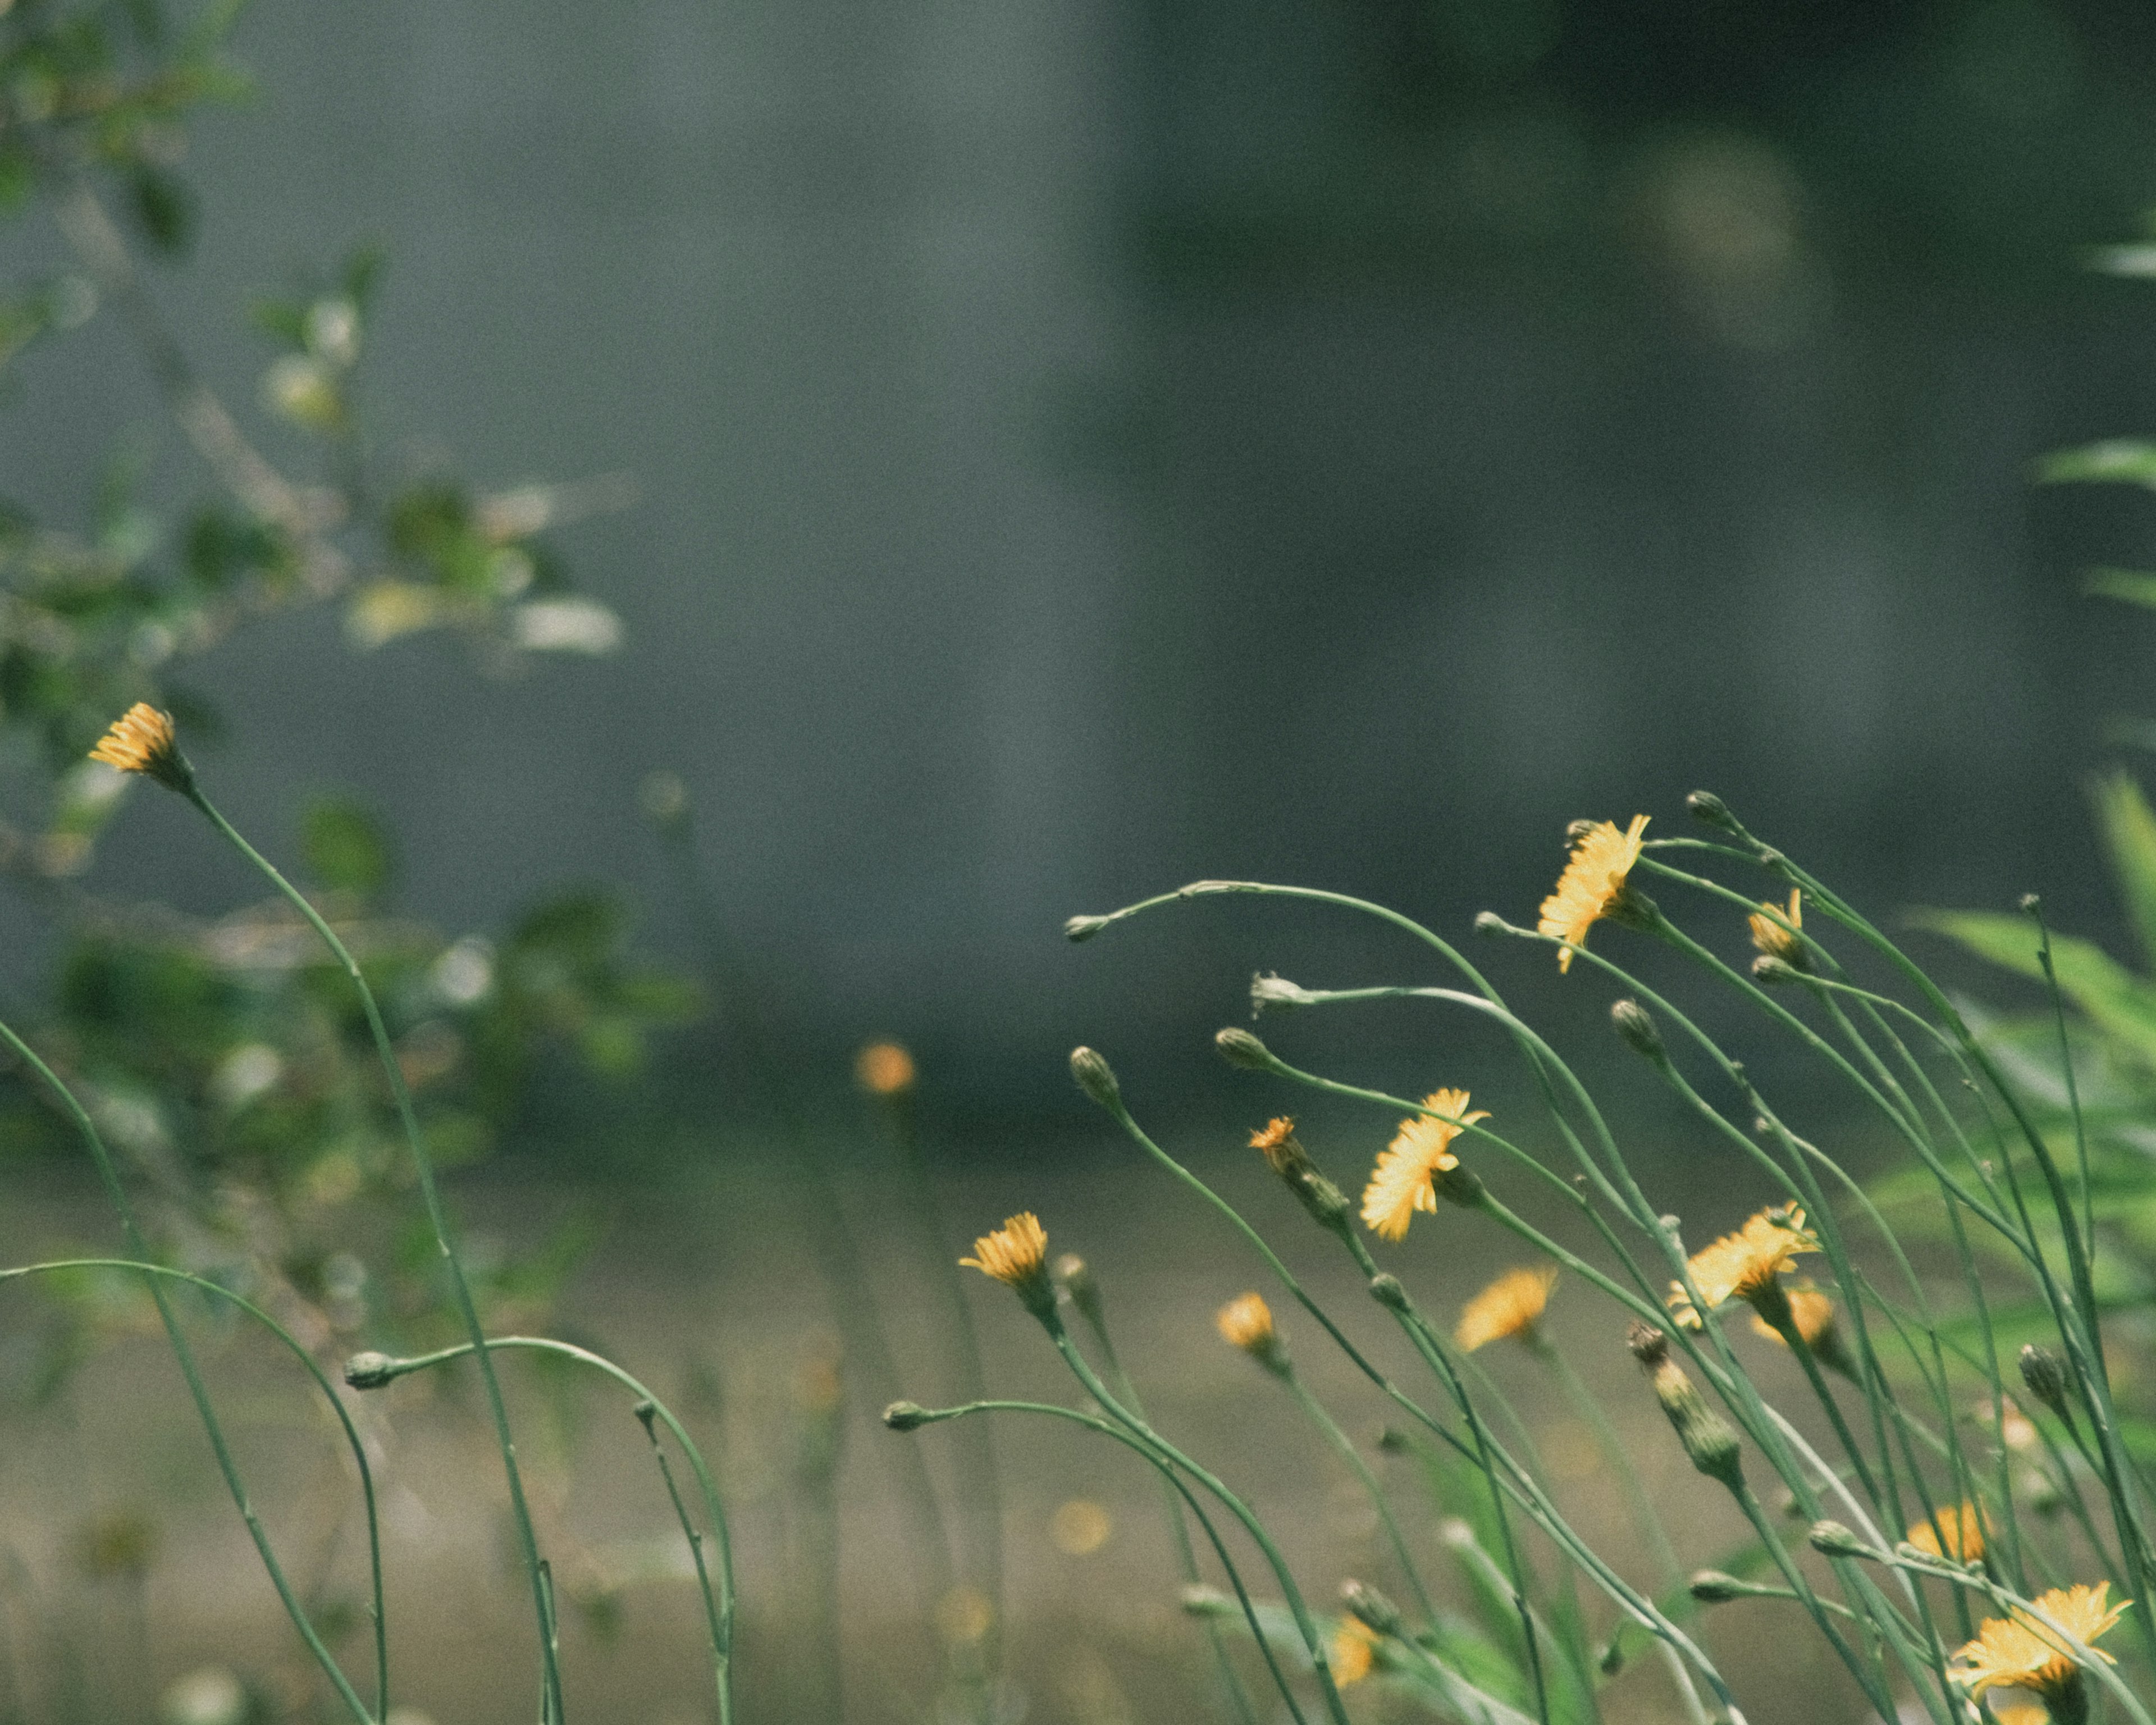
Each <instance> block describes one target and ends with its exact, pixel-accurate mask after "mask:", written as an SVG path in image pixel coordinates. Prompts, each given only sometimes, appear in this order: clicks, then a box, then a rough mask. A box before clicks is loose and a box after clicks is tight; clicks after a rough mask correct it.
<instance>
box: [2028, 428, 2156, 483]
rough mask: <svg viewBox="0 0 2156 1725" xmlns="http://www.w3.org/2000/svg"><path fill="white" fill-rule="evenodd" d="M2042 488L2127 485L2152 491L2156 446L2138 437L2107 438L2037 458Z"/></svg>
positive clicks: (2037, 473) (2037, 471) (2155, 465)
mask: <svg viewBox="0 0 2156 1725" xmlns="http://www.w3.org/2000/svg"><path fill="white" fill-rule="evenodd" d="M2036 477H2037V479H2038V480H2039V481H2040V482H2041V483H2043V484H2045V485H2079V484H2087V485H2147V486H2149V487H2151V488H2152V489H2156V443H2150V442H2148V440H2147V439H2143V438H2138V437H2114V438H2107V439H2104V440H2103V441H2102V443H2094V444H2082V445H2081V446H2080V447H2079V448H2077V449H2055V450H2053V451H2052V452H2051V454H2048V455H2042V456H2039V457H2038V458H2037V461H2036Z"/></svg>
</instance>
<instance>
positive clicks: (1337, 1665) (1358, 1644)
mask: <svg viewBox="0 0 2156 1725" xmlns="http://www.w3.org/2000/svg"><path fill="white" fill-rule="evenodd" d="M1377 1645H1378V1638H1377V1637H1376V1636H1375V1635H1372V1634H1371V1633H1370V1630H1369V1628H1368V1625H1366V1624H1364V1623H1363V1620H1362V1619H1361V1618H1359V1617H1343V1618H1342V1619H1341V1620H1340V1627H1339V1629H1338V1630H1337V1631H1335V1632H1334V1635H1333V1637H1332V1681H1334V1682H1335V1683H1337V1684H1338V1685H1339V1686H1341V1687H1342V1689H1345V1688H1346V1687H1347V1686H1348V1685H1349V1684H1350V1683H1359V1682H1361V1681H1363V1678H1365V1677H1367V1676H1369V1675H1370V1667H1371V1666H1372V1665H1373V1663H1374V1662H1375V1661H1374V1658H1373V1650H1374V1649H1375V1647H1376V1646H1377Z"/></svg>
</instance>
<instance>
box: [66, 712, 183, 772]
mask: <svg viewBox="0 0 2156 1725" xmlns="http://www.w3.org/2000/svg"><path fill="white" fill-rule="evenodd" d="M90 759H91V760H93V761H102V762H104V763H105V765H106V766H108V767H117V768H119V769H120V770H121V772H122V773H143V774H145V775H146V776H147V777H149V778H154V779H156V780H157V783H159V784H161V785H162V786H164V787H165V788H166V789H167V790H172V791H184V790H186V789H187V788H188V786H189V785H191V784H192V783H193V782H194V771H193V768H190V767H189V766H188V765H187V757H186V756H184V755H182V753H181V752H180V751H179V749H178V747H177V745H176V744H175V743H174V742H173V741H172V715H171V714H170V713H161V712H159V711H157V708H155V707H153V706H151V705H150V704H149V702H147V701H136V703H135V705H134V706H131V707H129V708H128V709H127V711H126V712H124V713H122V714H121V716H119V717H118V718H117V719H115V721H113V725H112V728H111V729H110V731H108V732H105V735H104V736H103V737H101V738H100V739H99V742H98V745H97V747H95V748H94V749H92V750H91V751H90Z"/></svg>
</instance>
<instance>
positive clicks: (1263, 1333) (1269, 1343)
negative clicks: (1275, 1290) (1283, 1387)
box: [1213, 1294, 1287, 1372]
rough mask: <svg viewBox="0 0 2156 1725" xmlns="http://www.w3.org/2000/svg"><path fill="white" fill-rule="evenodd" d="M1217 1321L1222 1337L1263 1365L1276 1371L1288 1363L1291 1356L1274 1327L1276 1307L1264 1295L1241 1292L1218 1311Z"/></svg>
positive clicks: (1214, 1320) (1230, 1345)
mask: <svg viewBox="0 0 2156 1725" xmlns="http://www.w3.org/2000/svg"><path fill="white" fill-rule="evenodd" d="M1213 1322H1214V1324H1215V1325H1217V1326H1218V1327H1219V1331H1220V1339H1221V1340H1222V1341H1224V1342H1225V1343H1227V1344H1228V1345H1229V1347H1230V1348H1241V1349H1242V1350H1243V1352H1244V1353H1247V1354H1248V1355H1250V1358H1252V1359H1254V1360H1255V1361H1257V1363H1259V1364H1260V1365H1261V1366H1264V1367H1265V1368H1268V1369H1269V1370H1271V1371H1275V1372H1278V1371H1280V1370H1281V1369H1282V1368H1284V1367H1285V1366H1286V1363H1287V1356H1286V1354H1285V1353H1283V1352H1282V1351H1281V1344H1280V1337H1279V1336H1278V1335H1277V1334H1276V1333H1275V1332H1274V1330H1273V1312H1272V1307H1270V1306H1268V1305H1266V1304H1265V1297H1264V1296H1262V1295H1260V1294H1238V1295H1237V1296H1235V1298H1234V1299H1232V1300H1230V1301H1229V1302H1228V1303H1227V1304H1226V1305H1225V1306H1223V1307H1221V1308H1220V1309H1219V1312H1215V1313H1214V1317H1213Z"/></svg>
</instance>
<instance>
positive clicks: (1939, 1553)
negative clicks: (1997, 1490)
mask: <svg viewBox="0 0 2156 1725" xmlns="http://www.w3.org/2000/svg"><path fill="white" fill-rule="evenodd" d="M1934 1521H1935V1522H1936V1523H1937V1525H1936V1526H1934V1525H1933V1522H1934ZM1942 1534H1943V1535H1944V1536H1945V1537H1944V1538H1943V1539H1942V1538H1941V1537H1940V1536H1941V1535H1942ZM1903 1537H1904V1538H1907V1541H1908V1542H1909V1543H1910V1544H1912V1545H1913V1546H1915V1547H1916V1548H1917V1550H1918V1551H1922V1552H1929V1553H1931V1554H1932V1555H1933V1557H1935V1558H1952V1559H1953V1561H1954V1562H1955V1563H1974V1562H1975V1561H1976V1560H1977V1559H1978V1558H1980V1557H1982V1556H1983V1555H1984V1512H1983V1511H1982V1510H1980V1509H1979V1508H1978V1507H1976V1505H1975V1504H1974V1503H1973V1502H1969V1500H1968V1499H1967V1498H1963V1500H1962V1505H1961V1507H1960V1508H1958V1509H1942V1510H1938V1511H1937V1512H1934V1516H1933V1521H1923V1522H1917V1525H1916V1526H1915V1527H1912V1528H1910V1529H1909V1531H1908V1532H1907V1534H1905V1535H1904V1536H1903Z"/></svg>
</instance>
